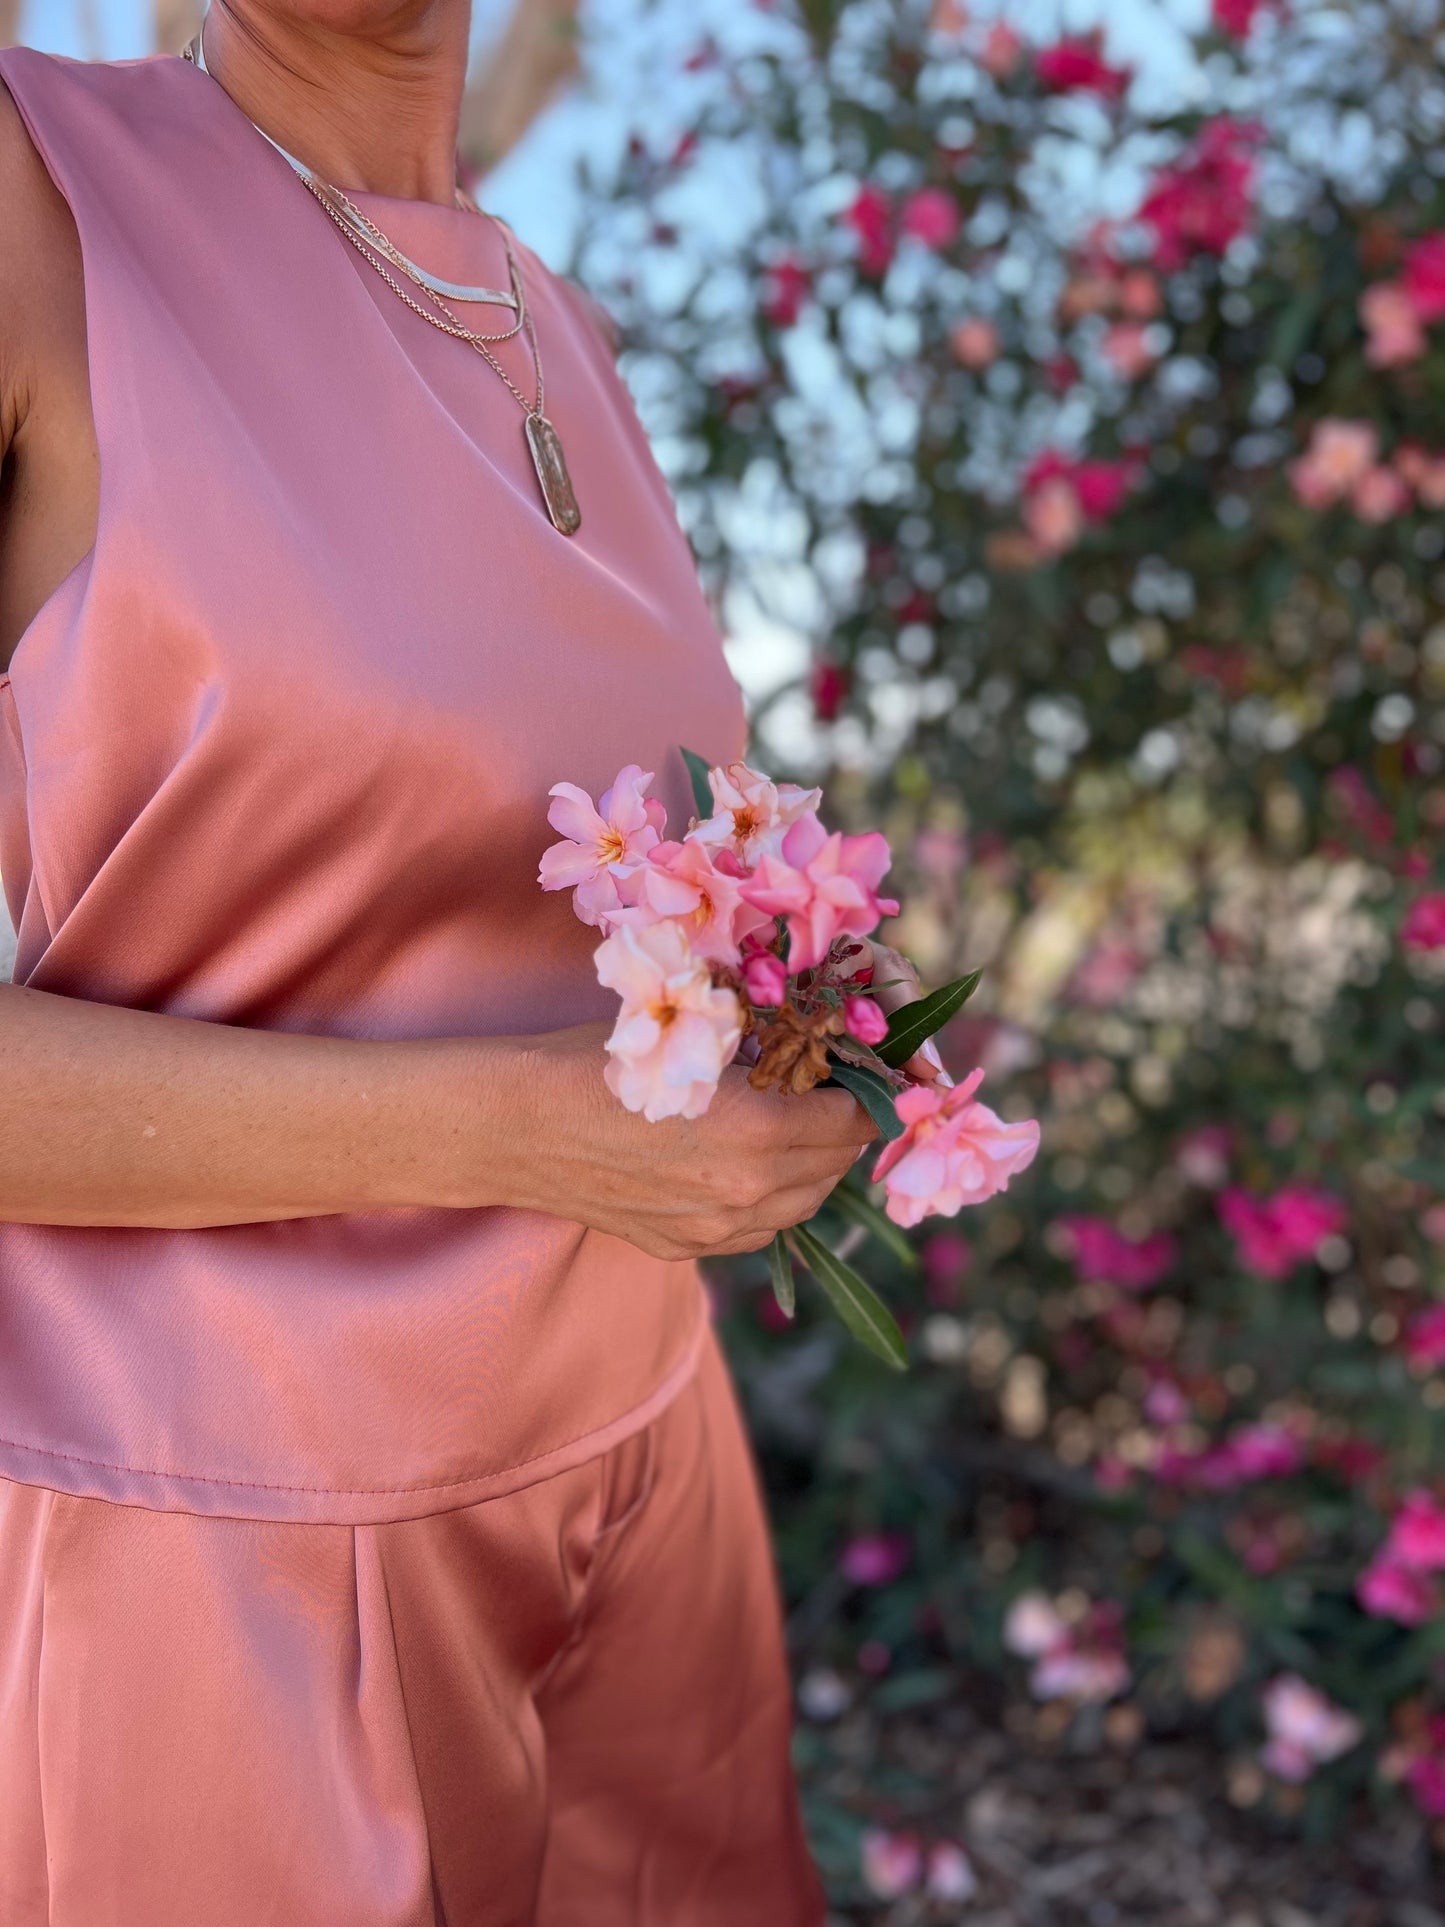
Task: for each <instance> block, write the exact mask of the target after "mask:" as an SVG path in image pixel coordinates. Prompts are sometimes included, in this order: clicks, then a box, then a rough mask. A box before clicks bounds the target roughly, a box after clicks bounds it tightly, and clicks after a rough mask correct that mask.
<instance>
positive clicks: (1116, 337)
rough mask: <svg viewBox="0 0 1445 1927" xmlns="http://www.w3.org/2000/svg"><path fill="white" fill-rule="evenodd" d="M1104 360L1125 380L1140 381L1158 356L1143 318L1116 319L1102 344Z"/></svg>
mask: <svg viewBox="0 0 1445 1927" xmlns="http://www.w3.org/2000/svg"><path fill="white" fill-rule="evenodd" d="M1100 347H1101V349H1102V351H1103V355H1104V359H1105V361H1107V362H1108V364H1109V366H1110V367H1111V368H1112V369H1113V370H1114V372H1115V374H1116V375H1119V376H1121V377H1122V378H1123V380H1125V381H1138V379H1139V377H1140V376H1141V375H1147V374H1148V372H1149V370H1150V369H1151V368H1152V367H1153V366H1154V364H1155V362H1156V361H1157V360H1158V359H1159V357H1158V355H1157V354H1155V352H1154V347H1153V343H1152V341H1151V338H1150V334H1149V330H1148V328H1147V327H1146V326H1145V324H1144V323H1143V322H1142V321H1116V322H1115V323H1114V325H1113V326H1112V327H1111V328H1109V329H1108V330H1107V331H1106V332H1105V335H1104V339H1103V341H1102V342H1101V343H1100Z"/></svg>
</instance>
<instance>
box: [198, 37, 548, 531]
mask: <svg viewBox="0 0 1445 1927" xmlns="http://www.w3.org/2000/svg"><path fill="white" fill-rule="evenodd" d="M184 57H185V58H186V59H187V60H189V61H191V62H192V64H193V65H194V66H196V67H198V68H200V70H201V72H202V73H207V72H208V71H209V70H208V69H207V67H206V61H205V47H204V44H203V41H202V37H201V35H200V34H197V35H196V37H195V39H194V40H193V41H192V42H191V44H190V46H189V47H187V49H186V51H185V56H184ZM212 78H214V76H212ZM251 125H252V126H253V127H256V123H255V122H254V121H252V122H251ZM256 132H257V133H258V134H259V135H260V136H261V138H262V139H263V140H264V141H267V142H269V143H270V145H271V146H272V147H274V148H275V149H276V151H277V153H278V154H280V155H281V157H282V159H283V160H285V161H286V162H287V163H288V164H289V165H290V167H291V168H292V170H293V172H294V173H295V174H296V176H297V178H298V179H299V180H300V181H301V182H302V183H303V185H304V186H305V187H307V188H308V189H309V190H310V192H311V194H312V196H313V197H314V199H315V200H316V201H317V202H318V203H319V205H320V206H321V207H322V208H323V209H324V211H325V212H326V214H327V215H328V216H329V218H330V220H331V222H332V224H333V225H334V226H335V228H336V229H337V232H338V233H339V234H341V235H342V237H343V238H344V239H345V240H347V241H349V242H350V243H351V245H352V246H353V247H354V248H355V249H356V251H357V252H358V253H359V254H360V255H361V257H362V259H363V260H364V261H366V262H367V263H368V264H369V265H370V266H371V267H372V268H374V269H375V270H376V272H377V273H378V274H379V275H380V276H381V278H382V280H383V281H385V283H386V284H387V286H388V287H389V288H390V289H391V291H392V293H393V294H395V295H396V297H397V298H398V300H400V301H401V302H403V303H404V304H405V306H406V307H408V308H410V309H411V311H412V313H413V314H416V315H420V317H421V319H422V320H423V321H425V322H427V323H428V324H429V325H430V326H431V327H433V328H437V329H439V330H440V331H441V333H443V334H446V335H451V336H453V337H454V338H455V339H457V340H459V341H464V342H466V344H467V346H468V347H470V348H473V349H475V351H476V352H477V353H478V354H479V355H481V356H482V358H483V360H484V361H486V363H487V365H488V366H489V367H490V368H491V369H492V371H493V373H494V374H496V375H497V376H498V377H499V379H500V380H501V381H502V383H503V384H504V386H505V387H506V388H507V389H508V390H509V392H510V393H511V395H512V396H513V398H514V399H515V400H516V402H517V404H518V406H519V407H520V408H521V410H522V413H523V415H524V416H525V424H524V426H525V434H526V442H527V452H528V453H529V455H530V456H531V458H532V467H533V468H534V469H535V471H536V475H537V485H538V487H539V488H540V489H541V491H542V500H543V502H544V503H545V505H546V509H547V514H548V517H549V519H550V521H551V523H552V526H553V528H555V529H556V530H557V531H558V532H559V533H560V534H562V535H575V534H576V533H577V531H578V529H579V528H581V526H582V511H581V509H580V508H579V507H578V505H577V495H576V491H575V490H574V489H573V486H572V478H571V475H570V474H569V472H568V469H567V457H566V455H565V453H564V452H563V448H562V438H561V436H560V435H559V434H558V433H557V430H556V428H555V427H554V426H553V425H552V423H551V422H550V421H548V419H547V417H546V415H545V414H544V413H543V403H544V400H545V395H546V389H545V384H544V379H543V374H542V353H541V349H540V348H539V347H538V345H537V331H536V328H535V327H534V326H533V323H532V316H531V312H530V310H529V309H528V306H527V298H526V288H525V285H524V283H523V280H522V270H521V266H520V264H519V262H518V260H517V256H516V253H515V251H514V249H513V247H512V242H511V237H510V235H509V234H508V232H507V229H506V227H505V225H504V224H503V223H502V222H500V221H498V222H497V223H496V226H497V231H498V233H499V234H500V235H501V237H502V246H503V249H504V250H505V252H506V256H507V273H508V276H509V278H510V281H511V284H512V285H511V293H510V294H502V293H500V292H498V291H497V290H495V289H489V288H462V287H459V286H457V285H456V284H454V283H451V282H446V281H442V280H441V279H440V278H439V277H437V276H435V275H430V274H428V273H427V272H426V270H425V269H424V268H422V267H421V266H420V265H419V264H418V263H417V262H415V261H412V260H411V259H409V257H408V256H406V255H404V254H403V253H402V252H401V250H400V248H397V247H395V246H393V244H392V243H391V241H389V240H388V238H387V237H386V235H385V234H383V233H382V231H381V229H380V228H379V227H378V226H377V225H376V223H375V222H374V221H372V220H371V219H370V218H369V217H368V216H367V215H365V214H364V213H363V212H362V211H361V209H360V208H359V207H357V206H356V204H355V202H354V201H352V200H350V199H349V198H348V197H347V195H346V194H344V193H343V192H342V190H341V189H340V188H339V187H336V186H334V185H333V184H332V183H331V182H329V181H324V180H322V179H321V177H320V176H319V175H318V174H316V173H314V172H313V171H312V170H311V169H310V168H309V167H307V166H306V165H305V163H304V162H302V161H298V160H297V159H296V157H295V155H294V154H288V153H287V152H286V149H285V148H284V147H282V146H281V144H280V142H279V141H275V140H272V139H271V136H270V135H269V134H268V133H267V132H266V130H265V129H264V128H262V127H256ZM456 199H457V206H458V207H460V208H463V209H465V210H467V211H469V212H471V213H474V214H477V215H478V216H479V217H480V216H481V210H480V209H479V208H477V207H476V206H475V205H474V204H469V203H468V202H467V201H466V200H465V199H464V198H463V196H462V193H461V190H460V188H458V189H457V190H456ZM481 218H486V217H481ZM388 263H389V264H390V265H391V266H392V267H395V268H397V269H398V270H399V271H400V272H401V273H402V274H404V275H405V276H406V277H407V279H408V280H410V281H411V282H412V283H413V285H414V286H415V287H417V288H418V289H419V290H420V291H421V292H422V293H423V294H424V295H425V296H426V297H427V299H428V300H430V301H431V302H432V303H433V305H434V306H435V307H436V308H438V309H440V311H441V312H440V314H439V315H438V314H434V313H432V312H431V310H430V309H427V308H424V307H422V305H421V304H420V302H417V301H414V300H413V299H412V297H411V296H410V295H409V294H408V293H407V292H406V290H405V289H404V288H403V287H402V286H401V284H400V282H398V281H397V280H396V279H395V278H394V277H393V275H392V274H391V273H390V272H389V269H388ZM448 297H449V298H450V299H452V300H454V301H490V302H495V303H499V304H501V305H504V306H507V307H512V308H515V310H516V313H517V320H516V322H515V324H514V325H513V326H512V327H510V328H508V329H505V330H504V331H503V332H501V333H499V334H491V335H483V334H478V333H477V332H476V331H475V330H473V329H471V328H468V327H465V326H464V325H463V324H462V322H461V321H460V320H459V319H458V318H457V316H456V315H454V314H453V313H452V311H451V309H450V308H448V307H447V305H446V301H447V298H448ZM523 330H525V332H526V336H527V344H528V346H529V347H530V349H531V351H532V368H533V372H534V373H535V375H536V380H537V399H536V401H535V402H529V401H528V400H527V398H526V396H525V395H524V394H523V393H522V391H521V389H520V388H518V386H517V384H516V383H515V382H514V381H513V380H512V378H511V376H510V375H509V374H508V373H507V371H506V369H505V368H503V366H502V364H501V363H500V362H499V361H498V360H497V358H496V356H495V355H494V354H493V353H492V351H491V348H490V347H489V346H488V345H487V344H488V343H489V342H498V341H510V340H511V339H512V337H513V336H514V335H516V334H518V333H520V332H522V331H523Z"/></svg>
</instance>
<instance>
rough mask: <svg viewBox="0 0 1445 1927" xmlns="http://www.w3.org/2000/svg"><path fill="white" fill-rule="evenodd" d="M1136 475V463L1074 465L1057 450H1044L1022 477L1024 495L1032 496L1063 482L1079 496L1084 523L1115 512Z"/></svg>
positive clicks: (1121, 503) (1101, 520)
mask: <svg viewBox="0 0 1445 1927" xmlns="http://www.w3.org/2000/svg"><path fill="white" fill-rule="evenodd" d="M1137 473H1138V463H1137V462H1132V461H1118V462H1109V461H1102V460H1098V459H1094V460H1089V461H1080V462H1074V461H1070V460H1068V458H1067V457H1066V456H1063V455H1061V454H1060V453H1059V452H1058V450H1057V449H1045V450H1044V452H1043V453H1042V454H1041V455H1038V456H1036V457H1035V459H1034V460H1033V461H1032V462H1031V463H1030V464H1029V467H1028V470H1027V472H1026V473H1025V475H1024V480H1023V491H1024V495H1025V496H1026V497H1027V496H1030V495H1033V494H1035V493H1037V492H1039V491H1041V490H1043V489H1045V488H1047V487H1048V486H1049V485H1050V483H1052V482H1054V481H1064V482H1067V483H1068V484H1069V486H1070V487H1071V488H1072V489H1073V491H1074V494H1075V495H1076V496H1077V497H1078V505H1079V509H1080V510H1081V512H1082V513H1083V516H1084V518H1085V520H1086V521H1089V522H1106V521H1107V520H1108V519H1109V517H1110V516H1111V515H1115V514H1117V513H1118V511H1119V509H1120V508H1121V507H1122V506H1123V504H1124V499H1125V497H1126V496H1127V495H1128V493H1129V489H1130V486H1131V484H1132V483H1133V481H1134V478H1135V476H1136V475H1137Z"/></svg>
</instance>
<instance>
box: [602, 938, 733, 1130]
mask: <svg viewBox="0 0 1445 1927" xmlns="http://www.w3.org/2000/svg"><path fill="white" fill-rule="evenodd" d="M595 960H596V964H597V980H598V982H599V983H601V984H603V985H604V986H605V987H606V988H607V989H608V990H615V991H616V992H617V994H618V995H619V996H620V997H621V999H622V1008H621V1010H620V1011H619V1012H618V1014H617V1023H616V1025H615V1027H614V1029H613V1032H612V1035H611V1036H610V1037H609V1038H608V1040H607V1050H608V1052H609V1062H608V1065H607V1068H606V1070H605V1071H604V1073H603V1075H604V1077H605V1078H606V1081H607V1088H608V1089H609V1090H610V1091H611V1092H612V1093H613V1095H614V1096H615V1097H617V1098H620V1100H621V1101H622V1103H623V1105H624V1106H625V1107H626V1108H627V1109H628V1110H629V1111H641V1112H642V1114H643V1116H644V1117H646V1118H648V1119H650V1120H652V1121H653V1122H656V1121H657V1120H658V1119H659V1118H664V1117H701V1116H702V1114H703V1112H704V1111H705V1110H706V1109H707V1107H708V1105H709V1104H710V1103H711V1102H712V1096H713V1092H714V1091H715V1090H716V1089H717V1081H718V1079H719V1078H720V1077H721V1076H722V1073H723V1071H724V1069H725V1068H726V1067H727V1065H728V1064H729V1063H730V1062H731V1061H732V1057H733V1053H734V1052H735V1051H736V1049H737V1047H738V1043H739V1041H740V1040H741V1037H742V1012H741V1009H740V1007H739V1004H738V1000H737V998H736V997H735V996H734V994H733V993H732V991H730V990H719V989H716V988H715V987H714V985H713V982H712V977H711V974H710V973H709V971H708V967H707V964H706V962H705V961H704V960H703V959H702V958H701V957H699V956H698V955H697V953H696V952H695V951H694V950H692V949H691V947H690V946H689V944H688V941H687V938H686V937H685V935H684V934H683V931H682V929H681V927H680V926H679V925H678V924H676V923H671V922H666V923H654V924H651V925H649V926H648V927H646V928H644V929H631V928H629V927H627V926H625V925H624V926H623V927H622V928H621V929H618V930H616V931H614V932H613V934H612V935H611V936H610V937H608V938H607V939H606V941H605V942H603V943H601V944H599V945H598V947H597V950H596V953H595Z"/></svg>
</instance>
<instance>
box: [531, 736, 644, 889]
mask: <svg viewBox="0 0 1445 1927" xmlns="http://www.w3.org/2000/svg"><path fill="white" fill-rule="evenodd" d="M651 781H652V771H651V770H644V769H639V767H638V766H637V764H636V763H629V764H628V765H627V767H626V768H625V769H622V770H619V771H618V774H617V780H616V781H615V782H614V783H613V785H612V787H611V788H610V789H607V790H604V791H603V793H602V796H601V798H600V799H599V801H598V802H597V804H596V805H595V806H594V804H593V802H592V798H591V797H590V796H589V795H588V794H587V792H586V791H585V790H580V789H578V787H577V785H576V784H575V783H554V784H553V785H552V788H551V789H550V790H549V791H548V792H547V794H548V795H549V796H551V797H553V798H555V801H554V802H553V804H552V807H551V808H550V809H549V810H548V812H547V821H548V822H549V823H550V824H551V825H552V828H553V829H554V830H560V831H561V832H562V835H563V838H564V839H565V840H564V841H563V842H561V843H554V844H553V845H552V847H551V848H550V849H549V850H546V851H544V852H543V855H542V866H541V869H540V870H539V871H538V875H537V881H538V882H539V883H540V884H541V886H542V888H543V889H544V890H573V891H575V893H576V894H575V895H574V897H573V899H572V902H573V907H574V908H575V910H576V912H577V915H578V916H579V917H580V918H581V919H582V921H583V922H584V923H592V924H602V925H605V922H606V919H607V917H608V915H609V914H610V913H611V912H612V911H614V910H616V909H618V908H620V907H621V905H622V904H623V902H624V901H625V900H631V893H628V892H627V891H626V890H625V888H624V887H623V886H625V885H626V884H627V883H628V881H629V880H630V879H632V878H634V877H635V876H636V873H637V872H638V871H639V870H640V869H641V868H642V867H643V865H644V864H645V863H646V861H647V857H648V853H649V852H650V851H651V850H652V849H653V848H655V846H656V845H657V843H658V842H659V841H660V839H661V836H662V832H663V830H664V829H665V828H666V826H667V813H666V811H665V810H664V809H663V806H662V804H661V803H659V802H658V801H657V799H656V797H651V796H648V795H646V793H645V792H646V789H647V785H648V784H649V783H650V782H651Z"/></svg>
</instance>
